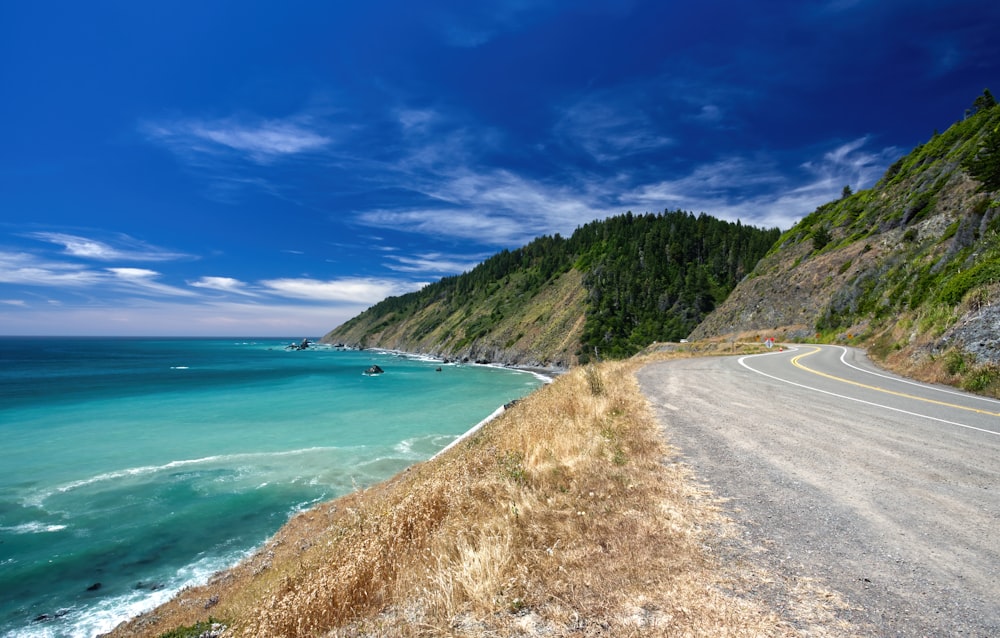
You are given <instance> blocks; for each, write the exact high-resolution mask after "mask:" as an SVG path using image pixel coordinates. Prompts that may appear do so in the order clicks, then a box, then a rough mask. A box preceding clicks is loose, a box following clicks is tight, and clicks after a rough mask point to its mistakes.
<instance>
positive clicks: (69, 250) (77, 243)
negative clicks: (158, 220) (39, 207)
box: [24, 232, 190, 261]
mask: <svg viewBox="0 0 1000 638" xmlns="http://www.w3.org/2000/svg"><path fill="white" fill-rule="evenodd" d="M24 236H25V237H30V238H32V239H37V240H39V241H44V242H48V243H50V244H56V245H59V246H62V247H63V248H64V249H65V250H64V253H65V254H67V255H70V256H72V257H80V258H84V259H95V260H98V261H124V260H129V261H173V260H176V259H186V258H189V257H190V256H189V255H185V254H183V253H176V252H171V251H168V250H164V249H162V248H157V247H156V246H150V245H148V244H145V243H143V242H141V241H139V240H136V239H133V238H132V237H129V236H128V235H118V236H117V237H116V241H117V243H118V244H119V246H112V245H111V244H109V243H107V242H105V241H100V240H97V239H91V238H89V237H81V236H80V235H71V234H68V233H52V232H38V233H26V234H25V235H24Z"/></svg>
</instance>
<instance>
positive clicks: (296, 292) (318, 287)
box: [260, 277, 426, 304]
mask: <svg viewBox="0 0 1000 638" xmlns="http://www.w3.org/2000/svg"><path fill="white" fill-rule="evenodd" d="M260 284H261V286H263V287H265V288H266V289H268V291H269V292H271V293H273V294H276V295H280V296H282V297H290V298H293V299H305V300H308V301H319V302H334V303H356V304H372V303H376V302H379V301H381V300H383V299H385V298H386V297H390V296H393V295H400V294H404V293H407V292H413V291H414V290H419V289H420V288H422V287H423V286H425V285H426V283H425V282H422V283H413V282H400V281H398V280H391V279H369V278H361V277H348V278H343V279H331V280H325V281H324V280H319V279H267V280H264V281H261V282H260Z"/></svg>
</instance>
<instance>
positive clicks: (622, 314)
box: [323, 211, 780, 365]
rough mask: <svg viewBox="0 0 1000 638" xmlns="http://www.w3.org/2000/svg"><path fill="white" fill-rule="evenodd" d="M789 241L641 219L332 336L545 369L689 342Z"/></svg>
mask: <svg viewBox="0 0 1000 638" xmlns="http://www.w3.org/2000/svg"><path fill="white" fill-rule="evenodd" d="M779 236H780V231H779V230H778V229H771V230H762V229H759V228H756V227H752V226H743V225H742V224H740V223H739V222H736V223H730V222H725V221H721V220H718V219H715V218H713V217H710V216H708V215H705V214H702V215H697V216H696V215H693V214H691V213H688V212H683V211H673V212H664V213H660V214H645V215H633V214H632V213H631V212H629V213H626V214H624V215H620V216H617V217H612V218H609V219H606V220H603V221H595V222H591V223H589V224H586V225H585V226H582V227H580V228H578V229H577V230H576V231H575V232H574V233H573V235H572V236H571V237H569V238H564V237H561V236H560V235H558V234H557V235H554V236H544V237H539V238H538V239H535V240H534V241H532V242H531V243H529V244H528V245H527V246H524V247H523V248H519V249H517V250H512V251H510V250H504V251H502V252H500V253H498V254H496V255H494V256H493V257H490V258H489V259H487V260H486V261H484V262H483V263H481V264H480V265H478V266H476V267H475V268H473V269H472V270H471V271H469V272H467V273H464V274H462V275H457V276H454V277H446V278H444V279H442V280H440V281H438V282H436V283H433V284H431V285H428V286H426V287H425V288H423V289H422V290H420V291H417V292H414V293H410V294H408V295H402V296H399V297H390V298H388V299H386V300H384V301H382V302H380V303H378V304H376V305H375V306H373V307H371V308H369V309H368V310H366V311H365V312H363V313H362V314H360V315H358V316H357V317H355V318H353V319H351V320H350V321H348V322H346V323H345V324H343V325H342V326H340V327H338V328H336V329H335V330H333V331H332V332H330V333H329V334H328V335H326V336H325V337H324V338H323V340H324V341H326V342H330V343H337V342H341V343H346V344H350V345H360V346H364V347H374V346H377V347H383V348H392V349H400V350H407V351H412V352H425V353H433V354H438V355H441V356H446V357H454V358H468V359H472V360H489V361H503V362H508V363H535V364H539V365H570V364H573V363H576V362H586V361H589V360H591V359H592V358H594V357H611V358H619V357H625V356H629V355H631V354H634V353H635V352H638V351H639V350H640V349H642V348H643V347H644V346H646V345H648V344H649V343H651V342H653V341H669V340H677V339H681V338H683V337H686V336H687V335H688V334H689V333H690V332H691V330H692V329H693V328H694V327H695V326H696V325H698V323H699V322H700V321H701V320H702V319H704V317H705V316H706V315H707V314H708V313H710V312H711V311H712V310H713V309H714V308H715V306H716V304H718V303H720V302H721V301H722V300H723V299H725V298H726V296H727V295H728V294H729V292H730V291H731V290H732V289H733V287H734V286H735V285H736V284H737V283H738V282H739V280H740V279H741V278H742V277H744V276H745V275H746V274H747V273H749V272H750V271H751V270H752V269H753V267H754V265H755V264H756V263H757V261H758V260H759V259H760V258H761V257H762V256H763V255H764V254H765V253H766V252H767V251H768V249H769V248H770V247H771V245H772V244H773V243H774V241H775V240H776V239H777V238H778V237H779Z"/></svg>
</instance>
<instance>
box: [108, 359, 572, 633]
mask: <svg viewBox="0 0 1000 638" xmlns="http://www.w3.org/2000/svg"><path fill="white" fill-rule="evenodd" d="M368 350H370V351H372V352H375V353H378V354H381V355H390V356H395V357H400V358H406V359H413V360H418V361H425V362H431V363H440V364H442V365H449V366H454V367H463V366H470V367H473V366H474V367H484V368H496V369H500V370H510V371H515V372H522V373H525V374H530V375H532V376H534V377H535V378H536V379H538V380H539V381H540V382H541V385H539V386H536V387H535V388H533V389H532V390H531V391H530V392H528V394H526V395H525V397H526V396H529V395H530V394H532V393H534V392H535V391H537V390H538V389H540V388H542V387H544V386H545V385H548V384H550V383H552V382H553V381H555V379H556V378H557V377H559V376H560V375H562V374H565V373H566V372H568V370H565V369H556V368H545V367H537V366H534V367H532V366H515V365H507V364H500V363H475V362H459V361H449V360H445V359H442V358H441V357H435V356H429V355H426V354H421V353H413V352H406V351H399V350H389V349H383V348H368ZM523 398H524V397H522V398H519V399H514V400H513V401H510V402H508V403H506V404H503V405H500V406H498V407H497V408H496V409H495V410H494V411H493V412H492V413H490V414H489V415H488V416H486V417H485V418H483V419H482V420H480V421H479V422H478V423H476V424H474V425H473V426H472V427H470V428H469V429H468V430H466V431H464V432H463V433H462V434H460V435H458V436H457V437H456V438H455V439H454V440H452V441H451V442H449V443H448V444H447V445H445V446H444V447H443V448H442V449H440V450H438V451H437V452H435V453H433V454H432V455H431V456H429V457H426V458H424V459H419V460H414V461H413V462H412V463H411V464H410V465H408V466H406V467H405V468H403V469H400V470H399V471H398V472H397V473H396V474H394V475H392V476H390V477H387V478H385V479H383V480H382V481H379V482H380V483H381V482H392V481H395V480H397V479H398V478H399V477H401V476H403V475H404V474H406V473H407V472H409V471H410V470H411V469H412V468H413V467H414V466H416V465H419V464H421V463H426V462H427V461H430V460H433V459H436V458H437V457H439V456H441V455H443V454H444V453H445V452H447V451H449V450H451V449H453V448H454V447H456V446H457V445H458V444H459V443H461V442H463V441H465V440H467V439H468V438H470V437H472V436H473V435H475V434H476V433H477V432H479V431H480V430H481V429H482V428H483V427H484V426H486V425H487V424H488V423H490V422H491V421H494V420H495V419H497V418H498V417H499V416H501V415H502V414H503V413H504V412H505V411H506V410H507V409H508V408H509V407H511V406H512V405H513V404H514V403H517V402H518V401H521V400H523ZM366 489H368V488H367V487H361V486H357V487H356V489H355V490H353V492H349V493H347V494H343V495H340V496H335V497H333V498H330V499H326V500H323V501H319V502H314V503H312V504H311V505H310V506H309V507H307V508H303V509H297V510H295V511H294V512H293V513H292V514H291V515H290V516H289V518H288V520H287V521H286V522H285V523H283V524H282V526H281V527H280V528H279V529H278V530H276V531H275V532H274V534H272V535H271V536H269V537H268V538H267V539H264V540H263V541H262V542H261V543H260V544H258V545H256V546H254V547H252V548H250V549H248V550H245V551H243V552H241V553H240V555H239V556H238V557H237V558H236V560H234V561H233V562H230V563H225V564H222V565H221V566H219V567H217V568H216V569H213V570H211V571H203V572H201V573H199V574H198V575H197V576H196V577H195V578H193V579H190V580H188V581H187V582H184V583H183V584H181V585H180V586H178V587H176V588H172V590H171V591H169V592H168V591H160V592H157V593H158V594H159V595H158V596H154V597H150V598H148V599H147V600H146V601H144V602H142V603H139V604H133V605H131V610H130V615H129V616H127V617H122V618H120V619H119V622H118V623H117V624H116V625H115V626H113V627H109V628H106V629H104V630H103V631H104V632H105V633H101V634H99V635H101V636H105V635H113V634H114V633H115V632H116V630H117V628H119V627H121V626H123V625H127V624H129V623H131V622H132V621H134V620H136V619H138V618H142V617H144V616H145V615H146V614H149V613H152V612H153V611H154V610H156V609H158V608H160V607H161V606H163V605H165V604H169V603H170V602H172V601H174V600H176V599H177V598H178V597H179V596H180V595H181V594H182V593H183V592H184V591H185V590H188V589H192V588H200V587H206V586H210V585H211V584H212V583H213V582H215V581H217V580H218V579H220V578H226V577H227V574H230V573H232V572H233V571H234V570H237V569H239V568H240V567H241V566H242V565H243V564H244V563H245V562H247V561H248V560H251V559H253V558H254V557H255V556H256V555H258V554H259V553H260V552H262V551H264V550H265V548H267V547H268V546H269V544H270V543H272V541H273V540H274V538H275V537H276V536H277V535H278V534H280V533H281V532H282V530H283V528H285V526H287V525H288V524H289V523H291V522H292V520H293V519H295V518H296V517H297V516H299V515H307V516H308V515H309V514H310V512H313V511H319V510H320V509H322V508H324V507H326V506H328V505H329V504H330V503H332V502H333V501H336V500H337V499H340V498H345V497H351V496H352V495H356V494H359V493H361V492H364V491H365V490H366Z"/></svg>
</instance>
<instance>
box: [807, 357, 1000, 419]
mask: <svg viewBox="0 0 1000 638" xmlns="http://www.w3.org/2000/svg"><path fill="white" fill-rule="evenodd" d="M820 350H822V348H815V349H814V350H812V351H810V352H805V353H802V354H799V355H796V356H794V357H792V365H793V366H795V367H796V368H798V369H800V370H804V371H805V372H810V373H812V374H815V375H817V376H820V377H824V378H827V379H831V380H833V381H840V382H841V383H847V384H850V385H854V386H858V387H859V388H866V389H868V390H874V391H875V392H882V393H884V394H891V395H894V396H897V397H903V398H905V399H913V400H914V401H923V402H924V403H933V404H934V405H940V406H944V407H948V408H955V409H956V410H966V411H968V412H975V413H977V414H985V415H987V416H996V417H1000V413H998V412H990V411H989V410H980V409H978V408H970V407H966V406H964V405H956V404H954V403H946V402H944V401H935V400H934V399H925V398H924V397H918V396H914V395H912V394H906V393H905V392H896V391H894V390H886V389H885V388H880V387H878V386H874V385H868V384H866V383H859V382H858V381H851V380H850V379H844V378H843V377H836V376H834V375H832V374H827V373H825V372H820V371H819V370H813V369H812V368H807V367H805V366H804V365H802V363H801V362H800V361H801V360H802V359H805V358H806V357H810V356H812V355H814V354H816V353H817V352H819V351H820Z"/></svg>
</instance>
